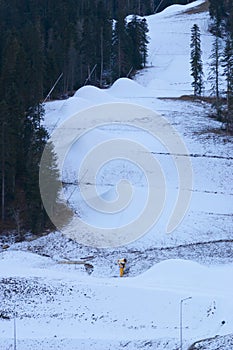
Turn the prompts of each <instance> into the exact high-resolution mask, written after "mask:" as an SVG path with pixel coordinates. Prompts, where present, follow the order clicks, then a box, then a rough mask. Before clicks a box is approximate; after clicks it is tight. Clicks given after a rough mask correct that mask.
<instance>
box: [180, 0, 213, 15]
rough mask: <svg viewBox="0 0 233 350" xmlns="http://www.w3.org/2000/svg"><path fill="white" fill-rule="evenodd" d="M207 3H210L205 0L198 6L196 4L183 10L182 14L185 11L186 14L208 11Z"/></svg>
mask: <svg viewBox="0 0 233 350" xmlns="http://www.w3.org/2000/svg"><path fill="white" fill-rule="evenodd" d="M209 5H210V3H209V1H208V0H207V1H205V2H203V4H201V5H199V6H196V7H194V8H192V9H189V10H187V11H185V12H183V13H182V14H184V13H185V14H187V15H193V14H196V13H201V12H207V11H209Z"/></svg>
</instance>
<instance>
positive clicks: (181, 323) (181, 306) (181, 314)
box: [180, 297, 192, 350]
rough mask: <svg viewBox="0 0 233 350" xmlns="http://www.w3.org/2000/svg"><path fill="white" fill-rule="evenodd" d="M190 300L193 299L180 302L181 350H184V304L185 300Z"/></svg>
mask: <svg viewBox="0 0 233 350" xmlns="http://www.w3.org/2000/svg"><path fill="white" fill-rule="evenodd" d="M189 299H192V297H188V298H184V299H181V301H180V350H182V349H183V333H182V329H183V302H184V301H185V300H189Z"/></svg>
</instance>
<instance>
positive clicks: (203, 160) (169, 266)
mask: <svg viewBox="0 0 233 350" xmlns="http://www.w3.org/2000/svg"><path fill="white" fill-rule="evenodd" d="M204 3H205V2H204V1H196V2H194V3H192V4H188V5H185V6H178V5H174V6H171V7H169V8H167V9H166V10H165V11H163V12H162V13H159V14H156V15H153V16H149V17H147V19H148V24H149V29H150V32H149V36H150V38H151V42H150V45H149V60H148V67H147V68H145V69H144V70H142V71H141V72H140V73H138V74H137V76H136V77H135V80H129V79H127V78H121V79H119V80H117V81H116V82H115V83H114V84H113V86H112V87H111V88H109V89H105V90H100V89H98V88H96V87H93V86H85V87H82V88H81V89H79V90H78V91H77V92H76V93H75V95H74V96H73V97H71V98H69V99H67V100H64V101H51V102H48V103H47V104H46V106H45V108H46V115H45V121H44V123H45V126H46V128H47V129H48V131H49V132H50V133H52V132H53V131H54V130H55V129H56V128H58V127H60V128H61V130H62V128H64V130H65V129H66V128H67V124H66V122H67V121H69V119H70V118H71V117H72V116H74V115H76V114H77V113H78V112H80V111H86V110H88V108H90V107H93V106H101V105H106V104H108V106H110V107H109V108H111V103H121V104H122V103H127V104H134V105H135V104H136V105H138V106H141V107H145V108H148V109H150V110H152V111H154V112H156V113H158V114H159V115H160V116H162V117H164V118H165V119H166V120H167V121H168V123H169V125H171V126H172V127H173V128H174V129H173V130H175V132H176V134H177V135H179V137H180V138H181V139H182V140H183V142H184V143H185V146H186V148H187V153H186V154H183V153H182V152H176V153H175V154H172V152H168V150H167V148H166V143H161V142H160V140H159V139H156V138H155V137H154V135H156V133H157V131H158V125H157V124H156V121H155V120H154V119H153V117H152V116H151V115H150V114H148V115H146V116H145V117H144V118H142V119H141V120H140V122H141V123H143V127H142V128H139V127H138V126H134V123H132V120H133V121H135V124H136V125H138V124H137V123H138V120H137V118H136V117H135V119H134V118H133V117H132V118H131V123H130V124H127V123H126V124H124V123H118V120H114V119H111V120H109V123H106V119H104V117H105V116H104V115H103V116H100V117H98V118H99V119H98V120H97V123H93V126H95V125H96V124H98V125H97V126H96V127H93V128H92V129H90V130H89V131H88V132H87V131H86V129H85V125H84V124H85V123H83V124H82V123H80V122H79V123H78V121H77V130H78V129H79V130H83V133H84V134H83V135H82V136H81V137H79V138H77V140H76V141H75V142H73V144H72V147H71V148H70V149H69V152H68V153H67V155H66V157H65V161H64V164H63V168H62V174H61V177H62V182H63V196H64V198H65V200H66V202H67V204H68V205H69V208H71V209H72V211H73V213H74V215H77V216H78V217H80V218H81V219H82V220H83V221H85V222H87V223H90V225H96V226H98V227H103V228H109V229H111V228H115V227H116V228H117V229H119V233H120V231H121V227H122V226H124V225H126V224H127V223H128V221H130V222H132V221H133V220H134V219H135V217H137V216H139V215H140V212H141V211H142V210H143V208H144V204H143V203H144V202H145V201H146V199H147V196H146V194H147V187H148V183H147V177H146V175H145V174H144V172H143V170H144V169H141V168H140V166H137V164H136V165H135V164H134V162H132V161H131V159H130V157H128V158H127V159H123V158H122V157H119V158H117V159H114V160H112V161H109V162H106V163H104V164H102V165H101V167H100V168H99V169H98V174H97V175H96V177H95V183H91V182H86V183H85V185H86V186H87V187H89V188H91V189H92V188H93V187H94V186H95V187H96V189H97V190H96V193H95V195H93V198H92V199H94V200H97V198H98V196H100V197H101V198H102V199H103V200H104V201H105V203H107V204H108V203H110V204H111V203H112V202H114V200H115V199H116V198H117V196H118V193H117V188H116V187H117V186H116V185H117V184H118V182H119V181H120V180H121V179H124V180H127V181H128V182H130V183H131V186H132V188H133V193H132V199H131V202H130V204H129V205H128V206H126V207H125V208H124V210H120V211H116V212H115V213H114V215H109V213H105V212H103V211H102V212H101V213H98V212H97V211H95V210H93V208H91V207H90V206H88V205H87V204H86V202H85V200H84V198H83V197H82V193H81V192H80V179H79V178H78V176H77V169H79V167H80V166H81V163H82V160H83V159H84V158H85V156H86V154H87V153H90V152H91V151H92V150H93V149H95V148H97V146H99V145H102V144H104V143H105V142H106V141H109V140H114V141H115V140H118V139H121V140H124V141H125V140H131V141H135V142H137V144H143V145H145V147H147V149H148V150H149V151H150V153H151V155H153V157H154V159H156V160H157V162H158V163H159V164H160V166H161V168H162V169H163V174H164V178H165V183H166V197H165V202H164V207H163V208H162V209H163V210H162V212H161V215H160V216H159V218H158V220H157V221H156V222H155V223H154V225H153V226H152V227H151V228H150V229H149V230H148V231H147V232H146V233H145V234H144V235H142V236H141V237H140V238H139V239H135V240H131V241H130V243H129V244H126V245H123V246H119V247H116V248H111V247H110V248H100V247H95V246H94V247H88V246H85V245H83V244H81V243H80V242H78V241H76V240H72V239H71V238H70V237H69V232H68V231H69V225H68V226H67V227H66V228H65V231H62V232H59V231H56V232H51V233H49V234H47V235H44V236H42V237H40V238H37V239H34V240H30V241H29V240H28V241H25V242H22V243H12V244H10V247H9V248H8V249H3V247H2V248H1V251H0V266H1V270H0V298H1V304H0V348H1V349H4V350H8V349H14V330H15V338H16V346H17V350H26V349H27V350H51V349H61V350H89V349H90V348H93V349H95V350H120V349H121V350H122V349H126V350H133V349H145V350H147V349H157V350H171V349H172V350H178V349H180V348H181V345H180V342H181V340H182V349H183V350H188V349H189V350H201V349H208V350H217V349H224V350H232V348H233V300H232V295H233V283H232V275H233V238H232V198H233V181H232V163H233V154H232V142H233V139H232V137H231V136H226V135H225V134H224V133H223V132H221V124H220V123H219V122H216V121H215V120H213V119H210V118H209V117H208V114H209V112H210V105H209V104H208V103H206V102H201V101H194V100H191V99H188V98H187V97H186V98H184V97H182V98H180V96H182V95H188V94H191V93H192V89H191V79H190V72H189V54H190V51H189V50H190V49H189V42H190V29H191V27H192V26H193V24H194V23H197V24H198V25H199V26H200V29H201V33H202V36H201V39H202V49H203V60H204V70H205V74H206V75H207V67H208V62H209V61H208V60H209V58H208V57H209V54H210V51H211V42H212V38H211V36H210V34H209V33H208V24H209V17H208V13H207V12H203V11H198V10H197V9H198V8H200V6H202V5H203V4H204ZM206 91H207V93H208V86H207V87H206ZM113 106H116V105H113ZM113 112H114V111H113ZM113 115H114V113H113ZM77 118H78V116H77ZM103 121H105V123H104V125H103V124H102V122H103ZM129 155H130V156H131V155H132V156H134V155H133V152H132V153H129ZM136 156H137V155H136ZM182 157H183V158H184V157H187V158H189V159H190V161H191V165H192V174H193V183H192V184H189V185H187V186H188V188H185V189H184V190H185V191H187V192H188V193H191V195H192V196H191V200H190V205H189V208H188V210H187V213H186V215H185V216H184V219H183V221H182V222H181V223H180V224H179V225H178V226H177V227H176V228H175V230H174V231H173V232H172V233H166V226H167V223H168V218H169V217H170V215H171V211H172V208H173V206H174V202H175V201H176V198H177V193H178V190H179V176H178V175H177V167H176V162H177V159H179V158H182ZM147 165H148V167H147V170H148V171H149V173H151V174H152V175H153V174H154V173H153V169H152V168H151V167H150V164H147ZM88 170H89V172H91V170H92V168H91V167H90V168H88ZM81 180H82V179H81ZM93 193H94V192H93ZM95 196H96V197H95ZM107 206H108V205H106V207H107ZM79 229H80V228H79V226H77V227H76V230H77V233H78V231H79ZM65 233H67V234H65ZM129 233H130V232H129ZM4 243H8V244H9V242H5V241H4ZM4 248H6V247H4ZM122 257H125V258H127V261H128V263H127V265H126V270H125V275H124V277H123V278H119V268H118V265H117V260H118V259H119V258H122ZM186 298H189V299H186ZM184 299H185V300H184ZM181 311H182V312H181ZM181 320H182V326H181V323H180V322H181ZM181 329H182V337H181V333H180V331H181ZM15 349H16V348H15Z"/></svg>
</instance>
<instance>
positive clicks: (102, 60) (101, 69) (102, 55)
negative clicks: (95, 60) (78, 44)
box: [100, 27, 104, 87]
mask: <svg viewBox="0 0 233 350" xmlns="http://www.w3.org/2000/svg"><path fill="white" fill-rule="evenodd" d="M103 68H104V50H103V27H101V32H100V87H102V77H103Z"/></svg>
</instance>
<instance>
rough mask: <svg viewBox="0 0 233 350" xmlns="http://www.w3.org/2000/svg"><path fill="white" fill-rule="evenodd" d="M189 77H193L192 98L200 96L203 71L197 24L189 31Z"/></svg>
mask: <svg viewBox="0 0 233 350" xmlns="http://www.w3.org/2000/svg"><path fill="white" fill-rule="evenodd" d="M190 47H191V59H190V64H191V76H192V77H193V82H192V87H193V89H194V96H200V95H201V94H202V91H203V88H204V83H203V69H202V59H201V54H202V51H201V37H200V29H199V27H198V25H197V24H194V25H193V27H192V29H191V43H190Z"/></svg>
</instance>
